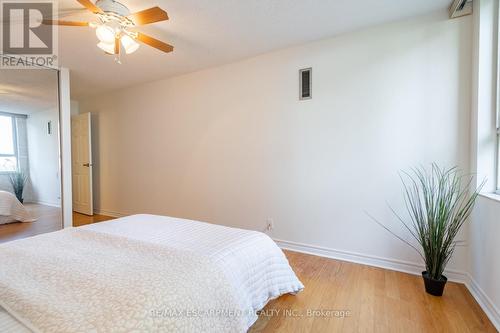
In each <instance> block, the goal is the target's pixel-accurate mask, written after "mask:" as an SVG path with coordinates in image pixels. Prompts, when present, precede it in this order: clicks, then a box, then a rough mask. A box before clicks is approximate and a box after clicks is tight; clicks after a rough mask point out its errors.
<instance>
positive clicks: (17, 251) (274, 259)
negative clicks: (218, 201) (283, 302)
mask: <svg viewBox="0 0 500 333" xmlns="http://www.w3.org/2000/svg"><path fill="white" fill-rule="evenodd" d="M303 288H304V286H303V285H302V283H301V282H300V281H299V279H298V278H297V276H296V275H295V273H294V272H293V270H292V268H291V267H290V265H289V263H288V261H287V259H286V257H285V255H284V254H283V252H282V251H281V250H280V249H279V248H278V247H277V246H276V244H275V243H274V242H273V241H272V240H271V239H270V238H269V237H268V236H267V235H265V234H263V233H260V232H256V231H249V230H242V229H237V228H230V227H225V226H220V225H214V224H209V223H203V222H198V221H191V220H185V219H178V218H171V217H164V216H156V215H133V216H128V217H124V218H120V219H116V220H112V221H108V222H102V223H97V224H92V225H87V226H83V227H79V228H69V229H64V230H61V231H57V232H54V233H49V234H44V235H39V236H35V237H32V238H28V239H23V240H18V241H13V242H10V243H6V244H3V245H0V306H1V308H0V330H1V331H2V332H8V330H9V329H12V332H17V331H21V330H25V331H29V330H32V331H38V332H68V333H69V332H87V331H95V332H129V331H137V332H149V331H156V332H170V331H176V332H200V331H204V332H245V331H247V330H248V328H249V327H250V326H251V325H252V324H253V323H254V322H255V321H256V319H257V313H256V312H257V311H258V310H260V309H262V308H263V307H264V306H265V305H266V303H267V302H268V301H269V300H271V299H274V298H277V297H279V296H281V295H283V294H287V293H291V294H296V293H298V292H300V291H301V290H302V289H303ZM2 325H3V326H2Z"/></svg>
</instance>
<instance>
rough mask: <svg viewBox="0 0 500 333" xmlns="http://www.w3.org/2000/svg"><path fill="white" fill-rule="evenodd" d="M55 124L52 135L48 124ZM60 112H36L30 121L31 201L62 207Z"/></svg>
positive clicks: (54, 110)
mask: <svg viewBox="0 0 500 333" xmlns="http://www.w3.org/2000/svg"><path fill="white" fill-rule="evenodd" d="M49 121H51V122H52V134H50V135H49V134H48V133H47V123H48V122H49ZM58 128H59V110H58V109H51V110H46V111H39V112H33V113H32V114H31V115H30V116H29V117H28V119H27V129H28V153H29V161H30V168H29V170H30V186H29V190H30V195H29V201H31V202H37V203H41V204H46V205H51V206H58V207H60V206H61V178H60V172H59V134H58Z"/></svg>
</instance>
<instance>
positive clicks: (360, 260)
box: [274, 239, 469, 284]
mask: <svg viewBox="0 0 500 333" xmlns="http://www.w3.org/2000/svg"><path fill="white" fill-rule="evenodd" d="M274 241H275V242H276V244H278V246H279V247H280V248H282V249H285V250H290V251H296V252H301V253H307V254H312V255H316V256H320V257H326V258H332V259H337V260H342V261H349V262H354V263H357V264H362V265H368V266H375V267H380V268H385V269H390V270H394V271H398V272H403V273H409V274H414V275H421V274H422V271H423V270H425V267H424V266H423V265H420V264H418V263H414V262H409V261H403V260H397V259H389V258H382V257H377V256H372V255H366V254H361V253H355V252H349V251H342V250H335V249H331V248H326V247H321V246H315V245H307V244H302V243H296V242H290V241H285V240H281V239H274ZM444 275H446V277H447V278H448V280H450V281H453V282H459V283H464V284H465V283H466V282H467V281H468V279H469V277H468V275H467V273H465V272H461V271H458V270H451V269H450V270H446V271H445V273H444Z"/></svg>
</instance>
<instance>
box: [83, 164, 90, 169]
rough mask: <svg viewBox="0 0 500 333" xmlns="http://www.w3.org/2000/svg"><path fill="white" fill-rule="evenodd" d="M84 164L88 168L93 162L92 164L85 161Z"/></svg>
mask: <svg viewBox="0 0 500 333" xmlns="http://www.w3.org/2000/svg"><path fill="white" fill-rule="evenodd" d="M83 166H84V167H87V168H88V167H91V166H92V164H90V163H83Z"/></svg>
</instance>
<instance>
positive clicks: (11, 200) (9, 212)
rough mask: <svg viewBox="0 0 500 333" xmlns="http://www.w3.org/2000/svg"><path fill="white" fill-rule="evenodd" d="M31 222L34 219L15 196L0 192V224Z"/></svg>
mask: <svg viewBox="0 0 500 333" xmlns="http://www.w3.org/2000/svg"><path fill="white" fill-rule="evenodd" d="M16 221H19V222H33V221H35V219H33V217H32V216H31V214H30V213H29V212H28V210H27V209H26V207H24V206H23V205H22V204H21V203H20V202H19V200H17V198H16V196H15V195H13V194H12V193H10V192H6V191H0V224H5V223H11V222H16Z"/></svg>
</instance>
